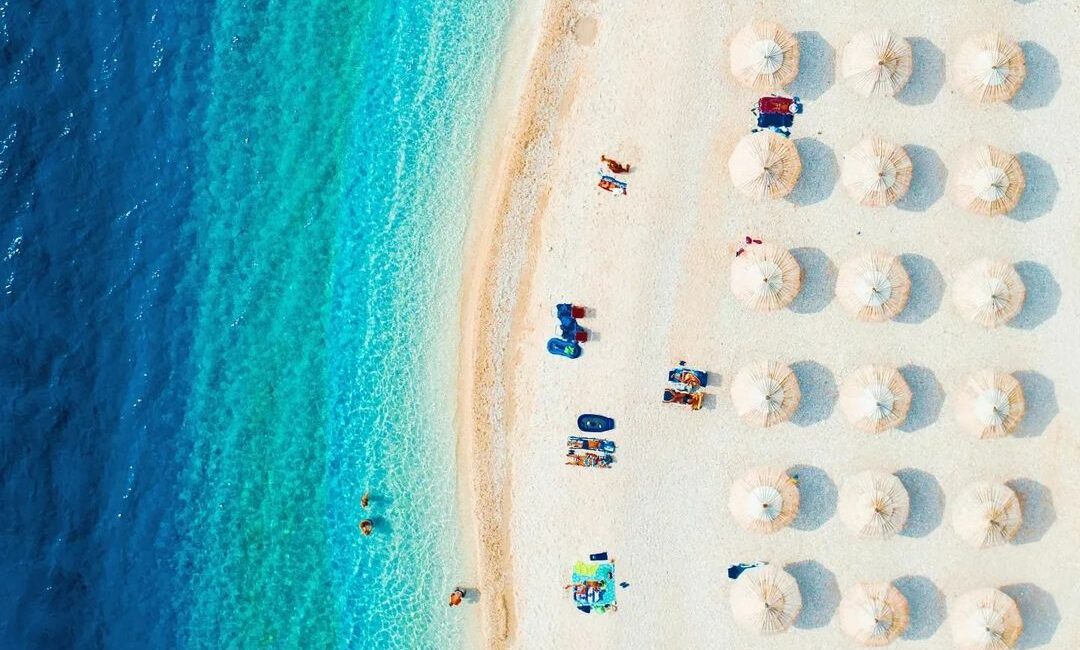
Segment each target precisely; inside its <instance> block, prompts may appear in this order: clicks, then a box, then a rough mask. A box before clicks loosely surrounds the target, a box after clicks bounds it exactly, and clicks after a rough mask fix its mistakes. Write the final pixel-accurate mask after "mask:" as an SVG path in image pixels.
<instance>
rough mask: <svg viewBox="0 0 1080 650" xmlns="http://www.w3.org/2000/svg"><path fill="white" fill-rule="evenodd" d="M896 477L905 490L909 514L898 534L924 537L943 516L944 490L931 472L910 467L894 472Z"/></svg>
mask: <svg viewBox="0 0 1080 650" xmlns="http://www.w3.org/2000/svg"><path fill="white" fill-rule="evenodd" d="M896 478H898V479H900V483H901V484H902V485H903V486H904V489H905V490H907V493H908V499H909V501H910V506H909V508H910V514H909V515H908V520H907V523H906V524H904V529H903V530H902V531H900V534H901V535H903V536H904V537H926V536H927V535H929V534H930V533H932V532H934V530H935V529H937V527H938V526H940V525H941V520H942V519H943V518H944V516H945V492H944V491H943V490H942V489H941V484H940V483H938V480H937V479H936V478H934V476H933V475H932V474H929V473H927V472H924V471H922V470H921V469H914V468H911V467H908V468H905V469H902V470H900V471H898V472H896Z"/></svg>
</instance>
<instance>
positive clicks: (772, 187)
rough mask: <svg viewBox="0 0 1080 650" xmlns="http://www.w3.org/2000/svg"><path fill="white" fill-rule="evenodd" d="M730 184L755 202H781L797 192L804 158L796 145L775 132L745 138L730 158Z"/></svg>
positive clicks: (759, 133)
mask: <svg viewBox="0 0 1080 650" xmlns="http://www.w3.org/2000/svg"><path fill="white" fill-rule="evenodd" d="M728 173H729V174H730V175H731V182H732V183H734V184H735V187H736V188H738V190H739V191H740V192H742V193H743V194H745V195H747V196H749V197H751V198H753V199H756V200H759V201H760V200H762V199H779V198H783V197H785V196H787V195H788V194H790V193H791V190H793V189H795V183H797V182H798V181H799V175H800V174H801V173H802V159H800V158H799V150H798V149H796V148H795V144H794V143H792V141H791V140H788V139H787V138H785V137H783V136H781V135H777V134H776V133H773V132H772V131H758V132H757V133H751V134H749V135H744V136H743V137H742V139H741V140H739V143H738V144H737V145H735V149H734V150H733V151H732V152H731V158H729V159H728Z"/></svg>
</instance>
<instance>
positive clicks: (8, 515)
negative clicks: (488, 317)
mask: <svg viewBox="0 0 1080 650" xmlns="http://www.w3.org/2000/svg"><path fill="white" fill-rule="evenodd" d="M509 5H510V0H416V1H415V2H412V3H398V2H381V1H375V0H353V1H347V0H305V1H304V2H300V1H295V0H277V1H266V0H263V1H248V2H241V1H236V2H228V1H221V2H211V1H209V0H201V1H197V2H191V3H166V2H164V1H162V0H130V1H120V0H116V1H111V2H110V1H106V0H81V1H80V0H70V1H58V2H54V3H53V2H50V3H38V2H32V1H31V0H15V1H14V2H11V3H5V4H3V5H0V38H2V41H3V44H4V48H5V53H6V60H7V61H8V64H9V65H8V66H7V67H8V68H9V69H8V72H7V74H6V75H5V77H6V80H5V86H4V88H3V89H2V91H0V107H2V108H3V109H4V110H2V111H0V116H5V115H6V116H7V117H6V118H4V119H3V120H0V138H3V139H2V140H0V182H2V187H3V189H2V190H0V191H2V194H0V198H2V201H3V203H2V207H3V210H4V221H3V223H2V224H0V236H2V238H3V239H2V242H3V248H4V250H5V251H6V254H5V255H4V256H3V257H2V259H0V281H3V283H4V292H3V296H2V300H3V303H2V304H0V339H3V343H2V345H3V346H4V349H3V352H4V354H5V355H6V358H8V359H11V363H10V364H8V365H7V368H6V369H4V370H3V371H2V374H0V381H2V383H0V394H2V396H3V399H2V400H0V423H2V424H3V429H4V431H3V436H2V441H0V444H2V447H0V461H2V469H3V507H4V511H3V513H0V514H2V515H3V517H2V519H3V521H4V523H3V524H2V526H3V529H2V536H0V556H2V557H3V558H4V564H3V572H4V575H3V577H4V578H5V580H4V581H0V582H3V586H2V587H0V607H2V610H0V611H2V612H3V616H2V621H0V647H12V648H16V647H18V648H39V647H40V648H55V647H87V648H97V647H107V648H173V647H178V648H237V649H240V648H352V647H355V648H428V647H430V648H436V647H439V648H441V647H455V646H458V645H459V644H460V640H461V638H462V632H463V631H462V629H461V624H460V618H461V617H460V615H458V616H455V614H456V613H457V612H456V611H455V610H450V609H449V608H447V607H446V605H445V598H446V595H447V594H448V593H449V591H450V590H451V589H452V588H453V587H454V586H455V585H456V583H457V582H458V581H466V582H467V581H468V578H469V577H470V576H463V575H462V570H463V569H462V566H463V564H462V562H463V559H462V558H463V557H464V555H465V554H466V549H462V548H459V544H460V541H459V539H458V519H459V517H462V516H465V517H468V516H470V513H461V512H458V508H457V505H456V502H455V487H456V480H457V477H456V474H455V468H454V464H453V461H454V454H455V445H456V440H455V432H454V429H453V418H454V410H455V398H456V396H455V375H456V372H457V350H456V348H455V345H456V340H457V326H458V310H459V288H460V287H459V282H460V278H461V269H462V246H463V238H464V232H465V227H466V221H467V210H468V201H469V198H470V190H471V188H470V180H471V179H470V172H471V163H472V159H473V157H474V156H475V154H476V149H477V139H478V130H479V128H480V126H481V121H482V118H483V114H484V110H485V109H486V107H487V102H488V100H489V98H490V96H491V92H492V84H493V79H494V75H495V72H496V67H497V65H498V61H499V57H500V52H501V49H502V48H503V46H504V45H505V44H504V42H503V39H504V36H505V35H504V32H505V28H506V25H507V21H508V18H509V13H510V6H509ZM369 489H370V491H371V494H372V499H371V505H370V508H369V510H368V511H367V515H365V514H364V511H363V510H362V509H361V507H360V503H359V501H360V497H361V495H362V494H363V493H364V492H365V490H369ZM364 516H371V517H373V518H374V520H375V524H376V531H375V534H374V535H372V536H371V537H369V538H362V537H361V536H360V534H359V531H358V529H357V523H358V521H359V520H360V519H361V518H363V517H364Z"/></svg>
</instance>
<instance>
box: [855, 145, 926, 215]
mask: <svg viewBox="0 0 1080 650" xmlns="http://www.w3.org/2000/svg"><path fill="white" fill-rule="evenodd" d="M911 175H912V166H911V158H910V157H908V155H907V151H905V150H904V148H903V147H901V146H900V145H898V144H895V143H893V142H889V141H888V140H885V139H884V138H881V137H877V136H874V137H870V138H864V139H863V140H861V141H860V142H859V143H858V144H857V145H855V146H854V147H853V148H852V149H851V150H850V151H848V152H847V153H846V154H844V163H843V167H842V169H841V172H840V180H841V182H842V183H843V184H844V188H845V189H846V190H847V192H848V194H849V195H851V198H853V199H855V201H856V202H857V203H858V204H859V205H865V206H869V207H874V208H880V207H884V206H886V205H889V204H891V203H895V202H896V201H897V200H899V199H900V198H901V197H902V196H904V195H905V194H907V191H908V188H909V187H911Z"/></svg>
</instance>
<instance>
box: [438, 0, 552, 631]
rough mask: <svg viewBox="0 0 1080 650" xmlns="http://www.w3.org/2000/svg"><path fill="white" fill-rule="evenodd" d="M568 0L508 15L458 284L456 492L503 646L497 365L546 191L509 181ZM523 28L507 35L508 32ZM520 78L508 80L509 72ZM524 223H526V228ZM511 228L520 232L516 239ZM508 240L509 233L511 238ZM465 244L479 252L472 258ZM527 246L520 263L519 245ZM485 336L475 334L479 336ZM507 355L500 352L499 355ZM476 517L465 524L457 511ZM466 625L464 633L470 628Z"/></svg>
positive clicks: (501, 394) (506, 403)
mask: <svg viewBox="0 0 1080 650" xmlns="http://www.w3.org/2000/svg"><path fill="white" fill-rule="evenodd" d="M570 18H571V2H570V0H538V2H537V3H536V6H535V7H522V8H520V9H519V10H517V11H516V12H515V15H514V16H513V18H512V19H511V25H510V27H509V29H508V32H507V47H506V48H505V50H504V54H503V60H502V62H501V63H500V65H499V72H498V75H497V77H496V86H495V91H494V96H493V98H492V102H491V104H490V107H489V109H488V111H487V116H488V120H487V122H488V124H487V126H486V127H485V128H484V130H483V135H482V138H481V146H480V155H478V157H477V165H476V171H475V174H474V180H473V199H472V208H471V211H472V217H471V219H470V223H469V226H468V231H467V233H466V237H465V250H466V254H465V255H464V256H463V257H464V259H465V264H464V273H463V278H462V285H461V286H462V289H461V314H460V328H461V341H460V346H459V353H458V354H459V388H458V391H459V392H458V409H457V414H456V418H455V424H456V429H457V431H458V453H457V462H458V468H459V471H458V499H459V505H460V507H461V513H462V521H461V525H462V530H461V534H462V536H463V537H468V538H470V542H471V543H472V544H473V545H475V549H476V552H475V553H474V557H475V559H476V568H477V569H478V573H477V579H478V582H479V591H480V593H481V597H480V601H479V604H480V609H481V622H480V630H479V632H480V635H481V637H482V638H483V645H484V646H486V647H492V648H501V647H505V646H506V645H507V644H508V643H510V642H511V641H512V640H513V638H514V634H515V620H514V600H513V590H512V588H511V580H510V576H511V572H512V566H511V559H510V544H509V528H508V524H509V522H508V520H509V508H510V499H509V485H508V482H509V477H510V468H509V466H508V464H507V463H508V462H509V460H508V459H509V454H507V453H503V452H505V451H508V450H507V449H506V446H507V444H506V443H507V440H506V432H507V431H508V430H509V429H510V423H509V422H507V421H506V419H505V418H507V417H509V416H510V415H511V414H512V413H513V411H514V409H513V403H514V392H513V390H512V388H511V387H510V386H508V385H504V384H503V382H502V381H501V380H500V376H499V375H500V373H499V372H498V369H500V368H506V367H509V366H508V363H507V362H508V361H511V362H512V359H513V351H512V350H509V349H508V348H507V345H508V343H509V342H510V341H511V340H512V339H513V332H514V331H515V330H516V329H517V328H518V327H519V326H520V323H521V320H522V318H521V314H520V313H519V312H520V308H521V304H522V302H523V298H524V297H525V296H526V295H527V292H522V291H521V289H522V287H524V286H525V285H526V284H527V283H528V278H529V275H530V273H529V272H528V270H529V268H530V267H531V266H533V264H530V260H531V261H535V257H536V255H535V254H534V250H533V249H535V247H536V242H537V239H538V233H537V232H536V227H537V226H538V223H539V219H537V218H535V217H536V216H538V213H539V212H542V210H543V206H544V204H545V203H546V191H547V190H545V191H542V192H539V193H536V192H530V191H529V190H528V189H527V188H526V189H524V190H522V188H520V187H517V186H514V185H512V184H509V183H506V182H505V179H511V178H513V179H520V178H523V177H525V176H526V174H527V171H528V170H529V168H530V167H532V166H533V164H534V163H535V158H536V156H537V154H538V153H539V152H540V150H542V149H543V146H542V145H543V144H544V143H545V141H547V140H549V139H550V137H551V135H552V133H551V132H552V131H553V129H552V128H551V127H552V126H554V123H555V120H554V119H551V118H550V117H549V116H548V115H546V111H545V109H549V108H551V107H552V105H553V104H554V103H555V102H554V97H557V96H558V95H552V94H545V93H544V91H546V90H549V87H550V86H551V85H552V82H554V83H555V84H556V85H557V84H558V82H559V80H558V79H555V77H558V76H559V75H558V66H556V65H553V64H554V63H556V61H557V57H556V54H557V50H558V48H559V46H560V45H561V43H562V41H563V37H564V36H565V35H566V34H567V33H568V30H569V29H570V28H571V27H572V22H571V21H570V20H569V19H570ZM523 35H524V36H526V37H527V38H520V39H517V40H515V37H518V36H523ZM515 77H520V78H519V79H517V80H516V81H515V82H514V83H507V82H508V80H510V79H514V78H515ZM530 221H531V222H532V227H528V226H529V225H530V224H529V222H530ZM510 231H515V232H518V233H520V232H522V231H526V232H528V234H527V235H526V236H525V237H524V238H521V237H520V235H518V236H517V237H515V236H514V235H510V236H508V235H509V234H510ZM508 239H509V240H510V241H508ZM468 251H476V253H474V254H469V253H468ZM522 252H524V253H525V259H522V257H521V253H522ZM481 333H483V334H481ZM508 352H509V353H510V354H509V356H508V355H507V353H508ZM470 511H471V514H472V515H473V517H472V519H471V520H470V521H468V522H467V521H466V519H465V514H466V513H467V512H470ZM476 633H477V630H473V631H472V632H471V634H473V635H474V634H476Z"/></svg>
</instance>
